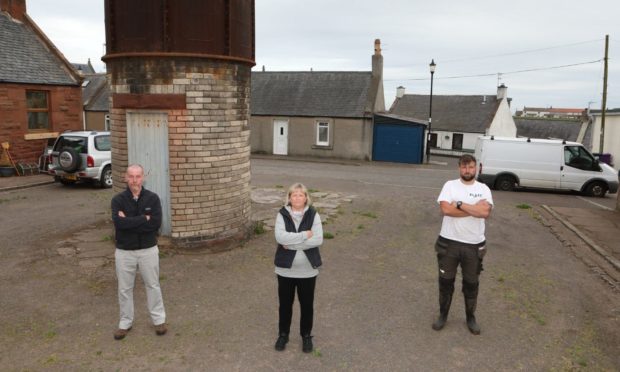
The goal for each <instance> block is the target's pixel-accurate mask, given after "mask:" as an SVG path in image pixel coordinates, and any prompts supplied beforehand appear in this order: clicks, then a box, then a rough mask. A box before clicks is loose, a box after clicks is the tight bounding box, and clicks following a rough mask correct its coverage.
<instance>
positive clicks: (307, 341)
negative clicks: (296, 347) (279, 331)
mask: <svg viewBox="0 0 620 372" xmlns="http://www.w3.org/2000/svg"><path fill="white" fill-rule="evenodd" d="M302 342H303V346H302V348H301V350H302V351H303V352H304V353H310V352H312V349H314V346H313V345H312V336H302Z"/></svg>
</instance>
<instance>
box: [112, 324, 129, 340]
mask: <svg viewBox="0 0 620 372" xmlns="http://www.w3.org/2000/svg"><path fill="white" fill-rule="evenodd" d="M129 331H131V327H129V328H127V329H122V328H119V329H117V330H116V332H114V339H115V340H122V339H124V338H125V336H127V333H129Z"/></svg>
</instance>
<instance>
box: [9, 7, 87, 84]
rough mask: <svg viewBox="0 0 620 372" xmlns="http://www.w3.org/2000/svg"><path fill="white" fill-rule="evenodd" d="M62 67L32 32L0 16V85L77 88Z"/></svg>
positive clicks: (56, 57)
mask: <svg viewBox="0 0 620 372" xmlns="http://www.w3.org/2000/svg"><path fill="white" fill-rule="evenodd" d="M62 65H63V61H62V60H61V59H60V58H59V57H58V56H57V55H56V54H54V53H52V52H50V51H49V50H48V49H47V48H46V46H45V44H44V43H43V41H42V40H41V39H40V38H39V36H38V35H37V34H36V33H35V32H34V31H33V29H32V28H30V27H28V26H27V25H26V24H25V23H21V22H16V21H14V20H13V19H12V18H10V17H9V16H8V15H7V14H6V13H4V12H0V82H10V83H26V84H47V85H77V84H78V82H77V80H76V79H75V78H74V77H73V76H72V75H71V74H70V73H69V72H68V71H67V70H66V69H64V68H63V67H62Z"/></svg>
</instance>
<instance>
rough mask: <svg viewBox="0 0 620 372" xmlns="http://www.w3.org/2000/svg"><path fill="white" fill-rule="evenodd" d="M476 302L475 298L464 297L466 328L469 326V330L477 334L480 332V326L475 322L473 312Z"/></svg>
mask: <svg viewBox="0 0 620 372" xmlns="http://www.w3.org/2000/svg"><path fill="white" fill-rule="evenodd" d="M477 302H478V300H477V299H475V298H466V299H465V315H466V316H467V328H469V332H471V333H473V334H475V335H479V334H480V326H479V325H478V323H476V316H475V315H474V313H475V312H476V303H477Z"/></svg>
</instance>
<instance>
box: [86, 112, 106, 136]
mask: <svg viewBox="0 0 620 372" xmlns="http://www.w3.org/2000/svg"><path fill="white" fill-rule="evenodd" d="M107 114H108V113H107V112H102V111H86V112H85V113H84V117H85V119H86V130H97V131H105V116H106V115H107Z"/></svg>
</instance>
